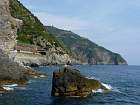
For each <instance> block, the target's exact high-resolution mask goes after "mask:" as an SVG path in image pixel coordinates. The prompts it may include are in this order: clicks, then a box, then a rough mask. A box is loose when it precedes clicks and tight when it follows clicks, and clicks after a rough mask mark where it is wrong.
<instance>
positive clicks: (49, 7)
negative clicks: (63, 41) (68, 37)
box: [20, 0, 140, 65]
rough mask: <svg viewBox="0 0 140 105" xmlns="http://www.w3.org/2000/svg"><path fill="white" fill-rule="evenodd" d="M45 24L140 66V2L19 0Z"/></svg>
mask: <svg viewBox="0 0 140 105" xmlns="http://www.w3.org/2000/svg"><path fill="white" fill-rule="evenodd" d="M20 1H21V2H22V3H23V4H24V5H25V6H26V7H27V8H28V9H30V10H31V11H32V12H33V13H34V14H35V15H36V16H37V17H38V18H39V19H40V20H41V21H42V23H43V24H45V25H53V26H56V27H58V28H61V29H67V30H71V31H73V32H75V33H77V34H79V35H81V36H83V37H87V38H89V39H90V40H92V41H93V42H96V43H97V44H99V45H101V46H104V47H105V48H108V49H110V50H111V51H114V52H117V53H120V54H121V55H122V56H123V57H124V58H125V59H126V60H127V61H128V64H130V65H140V0H20Z"/></svg>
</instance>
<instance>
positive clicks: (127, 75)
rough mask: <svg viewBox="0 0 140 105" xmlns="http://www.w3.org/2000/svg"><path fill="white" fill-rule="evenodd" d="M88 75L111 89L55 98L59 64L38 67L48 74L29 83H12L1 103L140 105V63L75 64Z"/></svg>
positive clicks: (27, 104)
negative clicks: (56, 72) (54, 83)
mask: <svg viewBox="0 0 140 105" xmlns="http://www.w3.org/2000/svg"><path fill="white" fill-rule="evenodd" d="M73 67H74V68H77V69H79V70H80V72H81V73H82V74H83V75H85V76H86V77H87V78H96V79H97V80H99V81H100V82H101V83H102V84H104V85H105V86H107V87H109V88H110V89H111V90H110V91H109V92H105V93H104V92H102V91H97V92H93V93H92V94H91V95H89V96H88V97H83V98H82V97H81V98H80V97H52V96H51V89H52V75H53V71H54V70H56V69H58V68H59V66H45V67H34V68H33V69H35V70H38V71H43V72H46V73H48V76H47V77H42V78H32V79H31V80H29V82H28V83H27V84H26V85H22V86H18V85H17V84H11V85H8V86H7V88H8V89H9V91H8V92H6V93H2V94H0V105H140V66H127V65H120V66H114V65H73Z"/></svg>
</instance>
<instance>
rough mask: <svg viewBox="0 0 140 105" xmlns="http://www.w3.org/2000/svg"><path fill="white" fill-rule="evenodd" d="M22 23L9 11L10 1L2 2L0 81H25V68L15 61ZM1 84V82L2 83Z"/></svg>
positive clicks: (0, 5) (0, 11)
mask: <svg viewBox="0 0 140 105" xmlns="http://www.w3.org/2000/svg"><path fill="white" fill-rule="evenodd" d="M21 23H22V21H20V20H18V19H15V18H13V17H12V16H11V15H10V11H9V0H0V80H3V79H4V80H21V79H25V78H26V75H25V74H24V70H25V68H24V67H23V66H20V65H19V64H18V63H15V62H14V61H13V58H14V56H13V55H15V54H16V53H14V54H12V52H14V46H15V45H16V32H17V28H18V27H19V26H20V24H21ZM0 84H1V81H0Z"/></svg>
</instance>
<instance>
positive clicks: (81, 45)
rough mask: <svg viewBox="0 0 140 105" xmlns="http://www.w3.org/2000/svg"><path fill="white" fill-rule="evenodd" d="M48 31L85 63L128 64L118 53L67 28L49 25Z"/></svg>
mask: <svg viewBox="0 0 140 105" xmlns="http://www.w3.org/2000/svg"><path fill="white" fill-rule="evenodd" d="M46 29H47V30H48V32H50V33H52V34H54V35H55V36H56V37H57V39H58V40H59V41H60V42H62V43H63V45H64V46H65V48H66V49H69V52H70V53H72V55H73V56H74V57H75V58H76V59H77V60H80V61H81V62H83V63H89V64H115V65H118V64H127V62H126V61H125V60H124V59H123V58H122V57H121V55H119V54H117V53H113V52H111V51H109V50H107V49H105V48H103V47H101V46H98V45H97V44H95V43H93V42H91V41H90V40H88V39H86V38H83V37H80V36H79V35H77V34H75V33H73V32H71V31H66V30H61V29H58V28H55V27H51V26H47V27H46Z"/></svg>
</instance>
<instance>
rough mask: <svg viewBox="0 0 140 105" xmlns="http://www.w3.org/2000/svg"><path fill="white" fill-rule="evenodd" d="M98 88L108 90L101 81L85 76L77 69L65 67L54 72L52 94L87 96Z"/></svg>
mask: <svg viewBox="0 0 140 105" xmlns="http://www.w3.org/2000/svg"><path fill="white" fill-rule="evenodd" d="M98 89H103V90H108V89H106V88H105V87H104V86H103V85H102V84H101V83H100V82H99V81H97V80H95V79H87V78H85V77H84V76H82V75H81V74H80V72H79V71H78V70H76V69H71V68H63V69H62V70H58V71H55V72H54V73H53V81H52V96H80V97H85V96H87V95H89V94H90V93H91V92H92V90H98Z"/></svg>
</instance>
